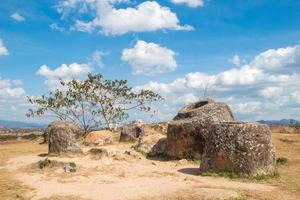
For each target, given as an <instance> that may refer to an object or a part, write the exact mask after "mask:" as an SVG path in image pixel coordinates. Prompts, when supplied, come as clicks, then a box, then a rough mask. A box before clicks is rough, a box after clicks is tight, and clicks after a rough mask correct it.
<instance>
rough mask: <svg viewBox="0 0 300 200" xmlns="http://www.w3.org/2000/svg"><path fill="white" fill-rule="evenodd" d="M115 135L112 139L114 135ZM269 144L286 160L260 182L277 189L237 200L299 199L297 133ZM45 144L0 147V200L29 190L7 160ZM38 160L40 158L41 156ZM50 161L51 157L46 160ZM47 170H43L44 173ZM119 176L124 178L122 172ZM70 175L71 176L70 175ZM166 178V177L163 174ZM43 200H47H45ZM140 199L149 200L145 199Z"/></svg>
mask: <svg viewBox="0 0 300 200" xmlns="http://www.w3.org/2000/svg"><path fill="white" fill-rule="evenodd" d="M117 135H118V134H116V139H115V140H117V137H118V136H117ZM273 141H274V143H275V146H276V156H277V157H283V158H287V159H288V162H287V163H286V164H284V165H279V166H278V171H279V174H280V177H278V178H274V179H269V180H266V181H263V182H266V183H270V184H272V185H275V186H277V187H278V191H272V192H270V193H268V194H267V193H265V192H255V191H249V192H247V191H243V193H244V194H245V198H244V196H243V198H241V199H286V198H285V196H284V194H292V195H293V196H294V197H295V198H294V199H300V145H299V144H300V134H282V133H274V134H273ZM46 151H47V146H46V145H39V144H38V142H37V141H26V142H24V141H23V142H15V143H12V142H10V143H4V144H0V196H1V197H0V199H1V200H2V199H3V200H12V199H26V198H25V197H24V194H25V193H27V192H28V191H30V190H31V189H30V188H28V187H27V186H25V185H23V184H22V183H21V182H19V181H17V179H16V178H15V177H14V174H12V173H10V172H9V171H7V170H6V169H5V168H3V166H4V164H5V162H6V161H7V160H8V159H9V158H13V157H16V156H20V155H26V154H37V153H40V152H46ZM41 159H44V158H42V157H41ZM50 159H51V158H50ZM46 172H47V171H45V173H46ZM119 175H120V176H124V177H125V178H126V176H125V175H124V174H123V173H120V174H119ZM70 176H71V175H70ZM165 176H168V174H165ZM48 199H49V200H50V199H51V200H56V199H66V200H69V199H80V200H83V199H82V198H80V197H78V196H52V197H50V198H48ZM48 199H47V200H48ZM142 199H151V198H148V197H145V198H142ZM159 199H164V200H181V199H189V200H194V199H201V197H199V196H198V198H196V197H195V195H192V194H190V196H189V194H188V193H182V195H181V193H180V194H178V195H177V194H176V195H174V197H172V196H161V197H160V198H159Z"/></svg>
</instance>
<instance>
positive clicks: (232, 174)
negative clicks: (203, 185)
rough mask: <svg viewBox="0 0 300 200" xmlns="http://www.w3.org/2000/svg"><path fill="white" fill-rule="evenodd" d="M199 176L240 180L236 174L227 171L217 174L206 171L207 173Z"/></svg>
mask: <svg viewBox="0 0 300 200" xmlns="http://www.w3.org/2000/svg"><path fill="white" fill-rule="evenodd" d="M201 175H202V176H214V177H217V176H219V177H224V178H230V179H236V178H240V175H239V174H238V173H235V172H228V171H221V172H218V173H215V172H212V171H207V172H203V173H202V174H201Z"/></svg>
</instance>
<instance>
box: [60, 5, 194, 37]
mask: <svg viewBox="0 0 300 200" xmlns="http://www.w3.org/2000/svg"><path fill="white" fill-rule="evenodd" d="M124 2H128V1H122V0H121V1H120V0H119V1H116V0H110V1H109V0H64V1H61V2H59V4H58V5H57V6H56V8H57V11H58V12H59V13H61V14H62V18H66V16H68V15H69V14H70V13H71V12H72V11H73V12H74V11H75V14H79V18H77V19H76V20H75V24H74V26H73V27H72V28H71V30H77V31H82V32H93V31H94V30H96V29H98V30H100V32H102V33H104V34H106V35H122V34H126V33H128V32H151V31H156V30H160V29H170V30H185V31H190V30H193V27H191V26H189V25H183V26H182V25H180V23H179V19H178V18H177V16H176V14H175V13H173V12H172V11H171V10H170V9H169V8H168V7H164V6H161V5H160V4H159V3H157V2H156V1H145V2H142V3H141V4H139V5H137V6H136V7H127V8H119V9H117V8H115V7H114V4H116V3H124ZM82 13H92V15H93V16H92V17H93V19H92V20H91V21H83V20H82V19H80V14H82Z"/></svg>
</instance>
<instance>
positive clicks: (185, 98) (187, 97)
mask: <svg viewBox="0 0 300 200" xmlns="http://www.w3.org/2000/svg"><path fill="white" fill-rule="evenodd" d="M196 101H199V97H197V96H195V95H194V94H193V93H188V94H184V95H182V96H180V97H178V98H177V99H176V100H175V103H180V104H181V103H184V104H185V105H186V104H189V103H193V102H196Z"/></svg>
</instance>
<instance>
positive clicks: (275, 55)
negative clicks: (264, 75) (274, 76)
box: [250, 45, 300, 70]
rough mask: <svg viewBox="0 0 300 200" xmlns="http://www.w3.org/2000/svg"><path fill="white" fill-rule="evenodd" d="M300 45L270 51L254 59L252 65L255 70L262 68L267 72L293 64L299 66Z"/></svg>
mask: <svg viewBox="0 0 300 200" xmlns="http://www.w3.org/2000/svg"><path fill="white" fill-rule="evenodd" d="M299 61H300V45H296V46H294V47H286V48H279V49H270V50H268V51H265V52H263V53H261V54H259V55H258V56H256V57H255V58H254V60H253V61H252V62H251V63H250V65H251V67H253V68H262V69H266V70H276V69H280V68H282V67H288V66H290V65H292V64H296V63H298V64H299Z"/></svg>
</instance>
